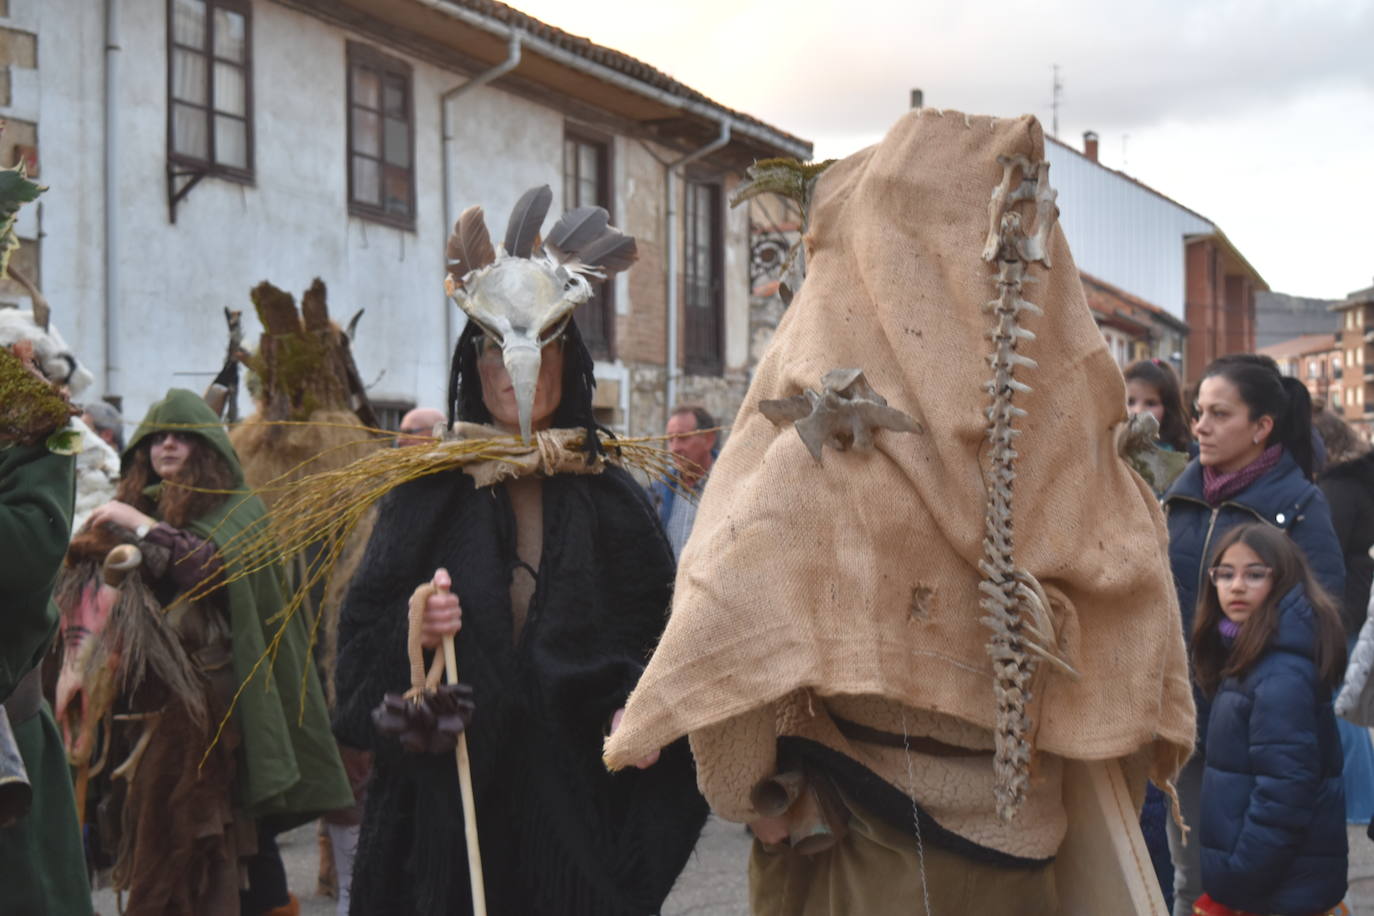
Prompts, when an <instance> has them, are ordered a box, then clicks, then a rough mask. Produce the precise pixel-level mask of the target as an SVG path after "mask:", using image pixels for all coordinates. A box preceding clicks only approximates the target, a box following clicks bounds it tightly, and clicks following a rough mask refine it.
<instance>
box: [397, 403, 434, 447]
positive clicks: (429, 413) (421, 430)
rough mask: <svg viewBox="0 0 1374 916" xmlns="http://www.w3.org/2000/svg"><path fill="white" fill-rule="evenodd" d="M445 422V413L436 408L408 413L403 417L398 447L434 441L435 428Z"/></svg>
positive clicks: (420, 408) (426, 408)
mask: <svg viewBox="0 0 1374 916" xmlns="http://www.w3.org/2000/svg"><path fill="white" fill-rule="evenodd" d="M443 422H444V413H443V411H441V410H438V409H437V408H434V407H416V408H415V409H413V410H408V411H406V415H405V416H404V417H401V428H400V430H399V435H397V436H396V447H397V448H403V447H405V446H407V445H423V444H424V443H426V442H430V441H432V438H431V437H432V436H433V435H434V427H435V426H437V425H439V424H440V423H443Z"/></svg>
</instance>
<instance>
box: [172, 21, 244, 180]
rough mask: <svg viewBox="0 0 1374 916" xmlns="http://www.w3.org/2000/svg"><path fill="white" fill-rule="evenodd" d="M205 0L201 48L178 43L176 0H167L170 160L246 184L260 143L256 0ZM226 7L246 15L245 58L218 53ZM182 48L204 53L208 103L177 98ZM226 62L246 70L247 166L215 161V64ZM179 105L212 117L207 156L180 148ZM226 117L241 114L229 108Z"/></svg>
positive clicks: (190, 169) (196, 171) (189, 169)
mask: <svg viewBox="0 0 1374 916" xmlns="http://www.w3.org/2000/svg"><path fill="white" fill-rule="evenodd" d="M204 2H205V44H204V45H203V46H202V47H199V48H193V47H191V46H190V45H183V44H179V43H177V41H176V39H175V38H174V37H173V29H174V28H175V23H174V20H173V17H174V16H175V8H176V0H167V7H166V9H167V94H166V95H167V161H168V163H170V164H171V165H172V166H174V167H179V168H180V169H182V170H185V171H186V172H190V173H193V174H197V175H199V176H201V177H205V176H214V177H216V178H226V179H228V180H230V181H237V182H240V183H242V184H253V183H254V174H255V172H254V168H255V164H256V162H255V156H254V147H255V146H256V132H255V130H254V121H255V118H254V114H255V108H254V98H253V3H252V0H204ZM216 9H222V10H226V11H228V12H231V13H238V14H239V15H241V16H243V31H244V41H243V44H244V53H243V62H242V63H239V62H238V61H231V60H224V59H223V58H218V57H216V56H215V10H216ZM177 48H180V49H182V50H185V51H191V52H193V53H196V54H200V55H201V56H202V57H204V59H205V64H206V66H205V96H206V104H204V105H197V104H195V103H193V102H187V101H183V100H182V99H178V98H175V97H174V96H173V94H172V92H173V82H174V80H175V67H176V54H175V53H174V51H175V50H176V49H177ZM216 63H225V64H228V65H230V66H233V67H239V68H241V69H242V70H243V112H244V114H243V118H242V119H241V120H242V121H243V122H244V143H245V144H246V147H247V148H246V152H247V156H246V157H245V158H246V159H247V161H248V164H247V166H246V167H244V168H239V167H238V166H232V165H225V164H223V163H221V162H216V161H215V138H216V136H217V132H216V130H215V115H216V111H215V64H216ZM175 105H185V106H187V107H190V108H196V109H199V110H200V111H202V112H203V113H204V114H205V117H206V118H207V120H208V122H209V123H208V128H209V129H208V131H207V133H206V142H207V144H208V156H207V157H206V158H205V159H198V158H196V157H195V156H189V155H187V154H185V153H180V152H177V150H176V136H175V133H174V130H175V119H176V115H175V107H174V106H175ZM222 114H223V116H224V117H229V118H238V115H231V114H228V113H227V112H225V113H222Z"/></svg>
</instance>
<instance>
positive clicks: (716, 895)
mask: <svg viewBox="0 0 1374 916" xmlns="http://www.w3.org/2000/svg"><path fill="white" fill-rule="evenodd" d="M279 844H280V846H281V851H282V859H283V860H284V861H285V863H286V871H287V876H288V880H289V881H290V885H291V891H292V893H294V894H295V895H296V896H297V897H299V898H300V901H301V913H302V916H333V914H334V910H335V902H334V901H333V900H330V899H329V898H327V897H318V896H316V895H315V876H316V872H317V867H318V863H319V856H318V848H319V847H318V846H317V844H316V840H315V825H314V824H307V825H306V826H304V827H300V828H298V829H296V830H293V831H291V832H290V833H287V834H284V835H283V836H282V837H281V838H280V840H279ZM748 863H749V837H748V836H747V835H746V834H745V832H744V828H743V827H741V826H739V825H738V824H731V823H728V822H726V821H722V820H718V819H716V818H714V817H713V818H712V819H711V820H710V821H709V822H708V823H707V825H706V829H705V830H704V831H703V832H702V835H701V841H700V842H699V843H698V844H697V849H696V852H694V853H693V854H692V859H691V861H690V862H688V864H687V868H686V869H685V870H684V871H683V873H682V876H681V877H680V878H678V882H677V886H676V887H674V888H673V893H672V895H671V896H670V897H669V898H668V902H667V904H666V905H665V906H664V908H663V916H748V913H749V880H748V874H747V871H748ZM1346 901H1347V902H1348V903H1349V904H1350V909H1351V912H1352V913H1353V914H1354V916H1374V843H1371V842H1370V840H1369V839H1368V838H1367V837H1366V836H1365V828H1364V827H1358V826H1352V827H1351V828H1350V894H1349V896H1347V898H1346ZM95 905H96V913H97V916H116V914H117V913H118V910H117V909H115V903H114V895H113V894H112V893H110V892H109V891H101V892H98V893H97V894H96V895H95ZM936 916H943V914H936ZM949 916H958V914H949Z"/></svg>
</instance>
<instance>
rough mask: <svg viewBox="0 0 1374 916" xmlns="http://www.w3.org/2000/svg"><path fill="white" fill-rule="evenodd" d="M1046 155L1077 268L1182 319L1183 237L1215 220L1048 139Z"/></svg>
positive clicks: (1205, 229)
mask: <svg viewBox="0 0 1374 916" xmlns="http://www.w3.org/2000/svg"><path fill="white" fill-rule="evenodd" d="M1045 155H1046V158H1047V159H1049V162H1050V183H1051V184H1052V185H1053V186H1054V187H1055V188H1056V189H1057V190H1058V191H1059V223H1060V225H1061V226H1063V227H1064V234H1065V235H1066V236H1068V239H1069V247H1070V248H1072V249H1073V259H1074V261H1075V262H1076V263H1077V264H1078V267H1079V269H1080V270H1083V271H1084V272H1086V273H1090V274H1092V275H1093V276H1094V277H1097V278H1098V279H1100V280H1105V281H1106V282H1108V283H1110V284H1112V285H1113V286H1117V287H1120V288H1121V289H1124V290H1125V291H1127V292H1129V293H1132V294H1134V295H1136V296H1139V297H1140V298H1142V299H1144V300H1145V301H1146V302H1150V303H1153V304H1154V305H1158V306H1159V307H1161V308H1163V309H1165V310H1166V311H1168V312H1169V314H1171V315H1173V316H1174V317H1175V318H1179V319H1183V318H1184V297H1185V295H1186V284H1185V263H1184V258H1185V255H1184V243H1183V237H1184V236H1185V235H1192V234H1195V233H1210V232H1215V231H1216V228H1215V226H1213V224H1212V223H1210V222H1208V221H1207V220H1205V219H1202V218H1201V217H1199V216H1197V215H1196V214H1194V213H1192V212H1191V211H1189V210H1187V209H1185V208H1183V207H1181V206H1179V205H1178V204H1176V203H1174V202H1172V201H1170V200H1168V199H1166V198H1164V197H1161V196H1159V195H1158V194H1155V193H1154V192H1152V191H1149V190H1147V189H1146V188H1144V187H1142V186H1141V185H1139V184H1136V183H1135V182H1133V181H1131V180H1130V179H1128V178H1126V177H1125V176H1123V175H1120V174H1118V173H1117V172H1114V171H1112V170H1111V169H1107V168H1104V167H1103V166H1101V165H1098V164H1097V163H1095V162H1091V161H1089V160H1088V159H1087V158H1086V157H1084V156H1082V155H1080V154H1079V153H1077V152H1076V151H1074V150H1072V149H1070V148H1068V147H1066V146H1064V145H1063V144H1061V143H1057V142H1055V141H1053V140H1051V139H1049V138H1046V140H1045Z"/></svg>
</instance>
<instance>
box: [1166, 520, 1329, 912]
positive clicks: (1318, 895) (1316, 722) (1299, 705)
mask: <svg viewBox="0 0 1374 916" xmlns="http://www.w3.org/2000/svg"><path fill="white" fill-rule="evenodd" d="M1213 558H1214V559H1213V561H1212V564H1211V566H1210V567H1209V569H1208V570H1207V578H1208V581H1209V583H1210V585H1209V587H1206V588H1204V589H1203V594H1202V598H1201V600H1200V601H1199V602H1198V608H1197V619H1196V622H1195V624H1194V627H1193V635H1192V659H1193V667H1194V671H1195V674H1196V677H1197V682H1198V686H1199V687H1201V689H1202V691H1203V693H1204V694H1205V695H1206V696H1207V697H1209V698H1210V699H1211V701H1212V702H1211V712H1210V714H1209V715H1208V718H1207V723H1206V727H1205V728H1206V735H1207V743H1206V747H1207V751H1206V760H1205V768H1204V772H1203V779H1202V812H1201V814H1202V816H1201V822H1200V824H1198V825H1195V826H1196V827H1198V828H1199V830H1198V833H1199V834H1200V836H1199V837H1198V838H1197V839H1198V840H1200V842H1199V843H1198V846H1199V849H1200V852H1201V857H1202V888H1203V891H1204V892H1205V893H1204V894H1203V896H1202V897H1201V898H1200V899H1199V900H1198V902H1197V904H1196V908H1195V909H1194V913H1196V914H1198V916H1246V914H1283V916H1315V914H1329V913H1347V912H1348V910H1346V909H1345V908H1344V905H1343V904H1342V903H1341V900H1342V899H1343V898H1344V896H1345V892H1346V871H1347V866H1348V851H1347V846H1346V833H1345V792H1344V789H1343V787H1342V781H1341V765H1342V759H1343V755H1342V752H1341V740H1340V735H1339V733H1338V732H1337V730H1336V717H1335V713H1334V712H1333V711H1332V708H1331V691H1332V689H1333V688H1334V687H1335V686H1336V685H1337V684H1338V683H1340V679H1341V674H1342V672H1343V671H1344V669H1345V634H1344V629H1343V627H1342V625H1341V618H1340V613H1339V611H1338V610H1337V608H1336V604H1335V602H1334V601H1333V600H1332V598H1331V597H1330V596H1329V595H1328V594H1327V593H1326V592H1325V591H1324V590H1323V589H1322V587H1321V586H1320V585H1319V584H1318V583H1317V581H1316V579H1315V577H1314V576H1313V574H1312V570H1311V569H1310V567H1309V566H1308V564H1307V560H1306V558H1305V557H1304V556H1303V552H1302V550H1301V549H1299V547H1298V546H1297V545H1296V544H1294V543H1293V541H1292V540H1291V539H1290V538H1289V537H1288V536H1287V535H1285V534H1284V533H1283V532H1282V531H1280V530H1278V529H1277V528H1274V527H1272V526H1270V525H1265V524H1259V523H1252V524H1246V525H1240V526H1237V527H1234V528H1232V529H1230V530H1229V531H1227V532H1226V534H1225V535H1224V536H1223V537H1222V538H1221V539H1220V541H1219V542H1218V543H1217V547H1216V550H1215V551H1214V552H1213Z"/></svg>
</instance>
